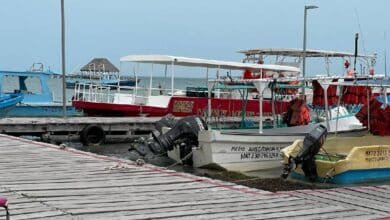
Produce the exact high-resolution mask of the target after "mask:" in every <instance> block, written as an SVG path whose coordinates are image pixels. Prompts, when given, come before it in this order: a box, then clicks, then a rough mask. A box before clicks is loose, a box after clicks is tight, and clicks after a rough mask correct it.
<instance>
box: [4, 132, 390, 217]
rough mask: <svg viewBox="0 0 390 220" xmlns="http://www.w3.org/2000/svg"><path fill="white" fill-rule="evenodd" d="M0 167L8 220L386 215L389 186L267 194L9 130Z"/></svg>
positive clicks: (389, 210) (389, 209)
mask: <svg viewBox="0 0 390 220" xmlns="http://www.w3.org/2000/svg"><path fill="white" fill-rule="evenodd" d="M0 165H1V169H0V195H3V196H7V197H8V199H9V208H10V212H11V219H12V220H14V219H286V218H288V219H378V218H386V217H387V218H390V186H388V185H382V186H370V187H348V188H337V189H330V190H300V191H289V192H278V193H271V192H267V191H262V190H257V189H251V188H247V187H244V186H239V185H235V184H232V183H226V182H222V181H218V180H212V179H209V178H204V177H198V176H194V175H191V174H186V173H179V172H175V171H171V170H167V169H164V168H161V167H156V166H153V165H148V164H145V165H142V166H139V165H137V164H135V163H134V162H131V161H127V160H120V159H115V158H110V157H106V156H100V155H96V154H92V153H87V152H83V151H79V150H75V149H72V148H64V149H61V148H59V147H58V146H55V145H51V144H46V143H39V142H33V141H29V140H24V139H20V138H16V137H11V136H7V135H0ZM3 213H5V212H3V210H1V207H0V219H5V217H4V215H2V214H3Z"/></svg>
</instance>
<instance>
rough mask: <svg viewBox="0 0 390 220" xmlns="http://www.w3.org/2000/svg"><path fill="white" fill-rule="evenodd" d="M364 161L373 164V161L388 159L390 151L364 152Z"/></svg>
mask: <svg viewBox="0 0 390 220" xmlns="http://www.w3.org/2000/svg"><path fill="white" fill-rule="evenodd" d="M365 159H366V161H367V162H374V161H383V160H389V159H390V150H383V149H378V150H368V151H366V158H365Z"/></svg>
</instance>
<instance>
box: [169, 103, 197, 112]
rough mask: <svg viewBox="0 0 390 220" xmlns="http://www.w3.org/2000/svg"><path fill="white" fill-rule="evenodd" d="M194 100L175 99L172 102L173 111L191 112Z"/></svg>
mask: <svg viewBox="0 0 390 220" xmlns="http://www.w3.org/2000/svg"><path fill="white" fill-rule="evenodd" d="M193 107H194V101H175V103H174V104H173V112H185V113H190V112H192V108H193Z"/></svg>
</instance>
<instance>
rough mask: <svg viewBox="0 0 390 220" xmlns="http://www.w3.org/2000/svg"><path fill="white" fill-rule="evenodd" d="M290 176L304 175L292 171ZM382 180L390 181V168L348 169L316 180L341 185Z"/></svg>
mask: <svg viewBox="0 0 390 220" xmlns="http://www.w3.org/2000/svg"><path fill="white" fill-rule="evenodd" d="M291 177H292V178H294V179H300V180H304V179H305V176H303V175H301V174H299V173H296V172H293V173H292V174H291ZM383 181H390V168H377V169H359V170H349V171H346V172H343V173H339V174H337V175H335V176H333V178H331V179H325V178H322V177H320V178H318V182H326V183H335V184H342V185H348V184H358V183H369V182H383Z"/></svg>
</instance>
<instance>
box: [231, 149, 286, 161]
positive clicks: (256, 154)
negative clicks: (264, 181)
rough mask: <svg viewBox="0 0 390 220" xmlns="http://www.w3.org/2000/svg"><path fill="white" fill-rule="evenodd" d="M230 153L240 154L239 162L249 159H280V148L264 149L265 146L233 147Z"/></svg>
mask: <svg viewBox="0 0 390 220" xmlns="http://www.w3.org/2000/svg"><path fill="white" fill-rule="evenodd" d="M230 150H231V152H241V155H240V158H241V160H250V159H274V158H281V157H280V150H281V147H266V146H254V147H245V146H233V147H232V148H231V149H230Z"/></svg>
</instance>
